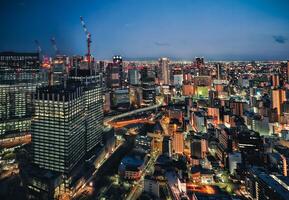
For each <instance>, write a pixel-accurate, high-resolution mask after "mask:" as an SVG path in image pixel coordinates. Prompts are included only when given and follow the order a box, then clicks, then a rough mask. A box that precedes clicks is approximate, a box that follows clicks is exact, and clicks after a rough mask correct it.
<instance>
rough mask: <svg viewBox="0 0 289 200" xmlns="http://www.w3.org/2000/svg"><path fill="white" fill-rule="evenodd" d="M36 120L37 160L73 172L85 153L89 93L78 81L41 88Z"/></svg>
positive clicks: (34, 142) (47, 166) (41, 164)
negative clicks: (85, 91)
mask: <svg viewBox="0 0 289 200" xmlns="http://www.w3.org/2000/svg"><path fill="white" fill-rule="evenodd" d="M34 105H35V113H34V117H33V120H32V149H33V163H35V164H37V165H38V166H39V167H40V168H43V169H48V170H52V171H56V172H61V173H66V174H67V173H69V172H70V171H71V170H72V169H73V167H74V166H75V165H76V164H77V163H78V162H79V161H80V159H81V158H82V157H83V156H84V155H85V148H86V147H85V144H86V141H85V140H86V135H85V128H86V123H85V117H86V114H85V97H84V90H83V87H81V86H80V85H77V84H69V87H64V86H48V87H42V88H39V89H38V90H37V92H36V94H35V97H34Z"/></svg>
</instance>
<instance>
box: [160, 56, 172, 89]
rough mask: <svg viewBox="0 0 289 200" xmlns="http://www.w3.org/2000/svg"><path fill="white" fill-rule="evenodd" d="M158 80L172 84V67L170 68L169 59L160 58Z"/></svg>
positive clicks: (161, 82) (165, 83)
mask: <svg viewBox="0 0 289 200" xmlns="http://www.w3.org/2000/svg"><path fill="white" fill-rule="evenodd" d="M157 71H158V73H157V75H158V80H159V83H160V84H163V85H169V84H170V69H169V59H168V58H160V59H159V69H158V70H157Z"/></svg>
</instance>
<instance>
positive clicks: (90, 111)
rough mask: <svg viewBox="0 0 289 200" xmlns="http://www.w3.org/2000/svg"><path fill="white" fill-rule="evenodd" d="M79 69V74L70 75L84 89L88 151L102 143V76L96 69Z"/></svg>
mask: <svg viewBox="0 0 289 200" xmlns="http://www.w3.org/2000/svg"><path fill="white" fill-rule="evenodd" d="M91 71H92V73H90V70H84V71H81V70H80V71H79V72H78V75H77V76H70V77H69V79H70V80H71V81H73V82H79V84H80V85H81V86H82V87H83V90H84V94H83V95H84V104H85V114H86V120H85V127H86V131H85V132H86V151H90V150H92V149H93V148H94V147H95V146H97V145H98V144H100V142H101V140H102V133H103V97H102V88H101V87H100V83H101V80H100V76H99V75H98V74H96V71H94V70H91Z"/></svg>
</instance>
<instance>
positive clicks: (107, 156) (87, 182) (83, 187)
mask: <svg viewBox="0 0 289 200" xmlns="http://www.w3.org/2000/svg"><path fill="white" fill-rule="evenodd" d="M122 144H123V143H122V142H121V143H120V144H119V145H118V146H117V147H116V148H115V149H114V151H113V152H112V153H111V154H113V153H114V152H116V151H117V149H118V148H119V147H120V146H121V145H122ZM109 157H110V156H109V153H107V154H106V155H105V157H104V159H103V160H102V161H101V162H100V163H99V164H98V166H97V168H96V169H95V171H94V172H93V174H92V175H91V176H90V177H89V179H87V180H86V181H85V182H84V183H83V185H82V186H81V187H80V188H79V189H78V190H77V191H76V192H75V193H74V194H73V195H72V197H73V198H74V197H77V196H79V195H81V194H82V192H83V191H84V189H85V187H86V186H87V184H89V183H90V182H91V181H92V180H93V179H94V176H95V175H96V173H97V172H98V169H99V168H100V167H101V166H102V165H103V164H104V163H105V162H106V161H107V160H108V159H109Z"/></svg>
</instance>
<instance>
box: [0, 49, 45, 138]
mask: <svg viewBox="0 0 289 200" xmlns="http://www.w3.org/2000/svg"><path fill="white" fill-rule="evenodd" d="M44 78H45V77H44V76H43V74H42V73H41V70H40V66H39V55H38V54H37V53H14V52H3V53H0V135H1V136H2V135H8V134H19V133H20V134H23V133H24V134H25V133H29V132H30V126H31V117H32V95H33V93H35V91H36V88H37V87H38V86H40V85H41V84H43V83H44V82H45V79H44Z"/></svg>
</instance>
